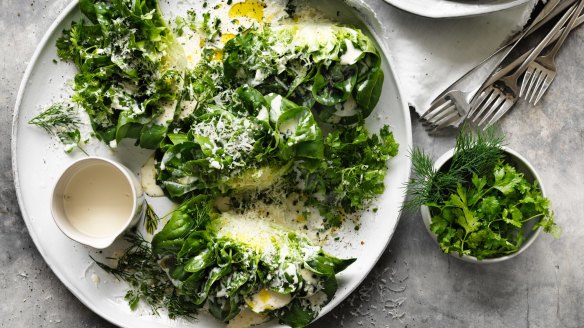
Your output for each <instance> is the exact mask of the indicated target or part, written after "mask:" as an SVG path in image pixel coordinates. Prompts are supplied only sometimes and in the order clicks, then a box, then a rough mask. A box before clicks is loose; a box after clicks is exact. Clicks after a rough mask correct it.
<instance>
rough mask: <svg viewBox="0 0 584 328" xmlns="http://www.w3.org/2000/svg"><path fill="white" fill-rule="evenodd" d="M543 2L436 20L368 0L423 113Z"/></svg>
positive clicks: (412, 101) (406, 91)
mask: <svg viewBox="0 0 584 328" xmlns="http://www.w3.org/2000/svg"><path fill="white" fill-rule="evenodd" d="M406 1H407V0H406ZM429 1H430V0H429ZM537 1H539V0H531V1H530V2H527V3H526V4H523V5H520V6H518V7H515V8H512V9H508V10H504V11H500V12H494V13H489V14H484V15H481V16H474V17H465V18H453V19H432V18H426V17H421V16H416V15H414V14H411V13H408V12H405V11H402V10H399V9H397V8H395V7H392V6H391V5H388V4H386V3H385V2H383V1H382V0H366V2H367V4H368V5H369V6H370V7H371V8H372V9H373V10H374V12H375V13H376V14H377V16H378V19H379V20H380V21H381V22H382V24H383V25H384V27H385V30H386V31H385V38H386V40H385V41H386V42H387V44H388V48H389V51H390V53H389V56H390V60H391V61H392V63H393V67H394V69H395V70H396V74H397V77H398V79H399V83H400V84H401V88H402V92H403V97H404V98H405V99H406V101H407V103H408V104H409V105H410V106H412V107H414V108H415V110H416V112H417V113H418V114H423V113H424V112H425V111H426V110H427V109H428V107H429V106H430V103H431V102H432V100H434V98H435V97H436V96H437V95H439V94H440V93H441V92H442V91H443V90H444V89H445V88H446V87H448V86H449V85H450V84H452V83H453V82H454V81H456V80H457V79H458V78H460V77H461V76H462V75H464V74H465V73H466V72H467V71H468V70H470V69H471V68H472V67H474V66H475V65H477V64H479V63H480V62H481V61H482V60H483V59H485V58H486V57H488V56H489V55H490V54H491V53H492V52H493V51H495V50H496V49H497V48H498V47H499V46H500V45H501V44H503V42H504V41H505V40H506V39H507V38H508V37H509V36H510V35H512V34H513V33H515V32H517V31H518V30H519V29H520V28H521V27H522V26H523V25H524V24H525V23H526V22H527V20H528V19H529V16H530V13H531V11H532V9H533V7H534V6H535V4H536V3H537Z"/></svg>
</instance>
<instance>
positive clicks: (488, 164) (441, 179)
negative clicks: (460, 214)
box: [404, 128, 504, 210]
mask: <svg viewBox="0 0 584 328" xmlns="http://www.w3.org/2000/svg"><path fill="white" fill-rule="evenodd" d="M503 143H504V137H503V136H502V135H500V134H499V133H498V132H497V131H496V130H495V129H494V128H490V129H487V130H485V131H478V132H476V133H472V132H471V131H470V130H467V129H466V128H465V129H463V130H462V131H461V133H460V134H459V135H458V137H457V139H456V145H455V146H454V154H453V157H452V160H451V161H450V165H449V166H448V169H446V170H440V171H436V170H435V169H434V164H433V161H432V158H431V157H430V156H428V155H427V154H425V153H424V152H423V151H422V150H421V149H418V148H415V149H414V150H412V152H411V159H412V167H413V174H412V178H411V179H410V181H409V182H408V188H407V195H408V196H409V197H408V199H407V201H406V202H405V203H404V209H405V210H414V209H417V208H419V207H420V206H421V205H424V204H429V203H436V204H439V203H442V202H444V201H446V200H447V199H448V197H449V196H450V195H451V194H453V193H455V192H456V190H457V186H458V184H465V183H467V181H470V179H471V178H472V176H473V174H477V175H479V176H483V175H485V174H487V173H488V172H489V171H491V170H492V168H493V166H494V165H495V164H496V163H497V162H498V161H499V160H501V159H502V158H503V155H504V152H503V149H502V148H501V147H502V146H503Z"/></svg>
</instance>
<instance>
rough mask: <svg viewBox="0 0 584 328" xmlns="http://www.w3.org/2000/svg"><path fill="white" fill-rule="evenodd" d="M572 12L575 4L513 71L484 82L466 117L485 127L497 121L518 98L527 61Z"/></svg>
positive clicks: (544, 45) (504, 71)
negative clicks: (520, 81)
mask: <svg viewBox="0 0 584 328" xmlns="http://www.w3.org/2000/svg"><path fill="white" fill-rule="evenodd" d="M574 12H575V5H573V6H572V7H570V9H568V11H566V13H565V14H564V15H563V16H562V18H560V20H559V21H558V22H557V23H556V25H554V27H553V28H552V29H551V30H550V31H549V33H548V34H547V35H546V36H545V38H543V40H541V41H540V42H539V44H538V45H537V46H536V47H535V48H534V49H533V50H532V51H531V52H530V53H529V55H528V56H527V58H526V59H525V60H524V61H523V62H522V63H521V65H520V66H519V67H518V68H517V69H516V70H515V71H513V72H512V73H511V72H510V71H508V70H501V71H498V72H497V73H495V74H494V75H493V76H492V77H491V78H490V79H489V80H488V81H487V82H486V83H485V84H484V86H485V87H484V89H482V91H481V93H480V94H479V96H478V97H477V98H476V99H474V100H473V101H472V104H471V110H470V112H469V113H468V119H470V120H471V121H472V122H473V123H475V124H477V125H478V127H480V128H486V127H488V126H490V125H492V124H493V123H495V122H496V121H498V120H499V119H500V118H501V116H503V115H504V114H505V113H506V112H507V111H508V110H509V109H510V108H511V107H512V106H513V105H514V104H515V103H516V102H517V100H518V99H519V86H518V81H519V78H520V77H521V76H522V75H523V73H525V71H526V70H527V66H528V65H529V63H530V62H531V61H533V60H534V59H535V57H537V56H538V55H539V54H540V53H541V51H542V50H543V49H544V48H545V47H546V46H547V45H548V44H549V42H550V41H551V39H552V38H553V37H554V35H555V34H556V33H557V32H558V31H559V30H560V29H561V28H562V26H563V25H564V24H565V23H566V21H567V20H568V19H569V18H570V17H571V15H572V14H573V13H574ZM477 121H478V123H477Z"/></svg>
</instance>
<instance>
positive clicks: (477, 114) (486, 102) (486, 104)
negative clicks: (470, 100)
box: [469, 88, 497, 122]
mask: <svg viewBox="0 0 584 328" xmlns="http://www.w3.org/2000/svg"><path fill="white" fill-rule="evenodd" d="M495 93H496V89H495V88H490V89H489V90H488V91H486V92H485V97H484V98H486V99H485V100H484V101H482V102H481V103H478V104H477V108H476V109H475V110H474V111H473V112H472V116H470V115H469V119H471V120H472V121H473V122H476V121H477V120H478V119H479V117H481V115H482V114H483V112H484V111H485V109H487V108H489V106H490V104H491V103H492V102H493V101H494V100H496V99H497V98H496V94H495ZM487 97H488V98H487Z"/></svg>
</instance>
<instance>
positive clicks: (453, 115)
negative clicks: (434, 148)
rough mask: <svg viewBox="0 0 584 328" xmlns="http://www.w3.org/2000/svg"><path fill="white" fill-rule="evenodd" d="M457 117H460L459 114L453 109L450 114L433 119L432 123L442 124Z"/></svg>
mask: <svg viewBox="0 0 584 328" xmlns="http://www.w3.org/2000/svg"><path fill="white" fill-rule="evenodd" d="M459 117H460V115H459V114H458V112H456V111H455V112H452V113H450V115H447V116H444V117H443V118H441V119H440V120H437V121H435V122H434V125H436V126H442V125H444V124H445V123H447V122H450V121H452V120H456V119H458V118H459Z"/></svg>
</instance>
